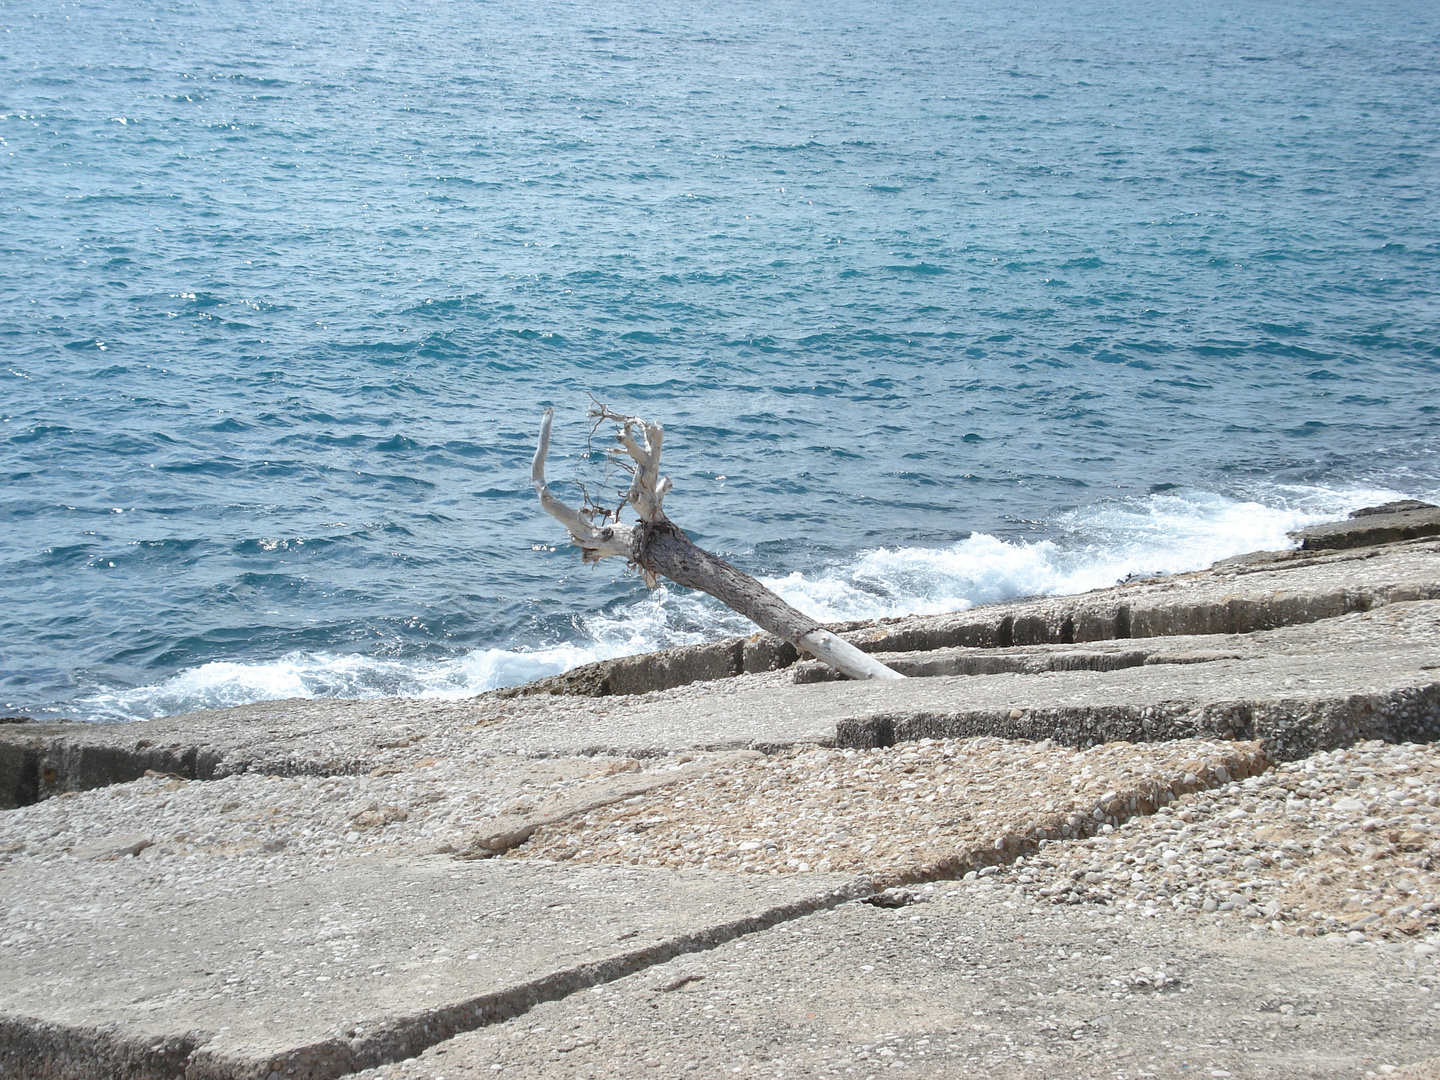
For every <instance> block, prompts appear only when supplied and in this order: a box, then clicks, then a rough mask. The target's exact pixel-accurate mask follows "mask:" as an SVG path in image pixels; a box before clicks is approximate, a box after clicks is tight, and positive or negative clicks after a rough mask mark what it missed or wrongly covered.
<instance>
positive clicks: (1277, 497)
mask: <svg viewBox="0 0 1440 1080" xmlns="http://www.w3.org/2000/svg"><path fill="white" fill-rule="evenodd" d="M1253 496H1254V497H1252V498H1248V499H1238V498H1229V497H1226V496H1223V495H1217V494H1213V493H1210V492H1204V491H1194V490H1187V491H1169V492H1165V493H1162V494H1155V495H1149V496H1146V497H1143V498H1134V499H1122V500H1115V501H1112V502H1106V503H1100V504H1097V505H1093V506H1088V507H1083V508H1080V509H1077V510H1073V511H1070V512H1067V513H1063V514H1060V515H1058V516H1057V517H1056V519H1055V520H1054V521H1053V522H1051V524H1050V528H1049V529H1048V530H1047V532H1048V533H1049V534H1050V538H1047V539H1044V540H1038V541H1029V542H1027V541H1011V540H1003V539H1000V538H997V537H995V536H989V535H986V534H983V533H976V534H973V535H971V536H969V537H967V538H966V539H964V540H961V541H959V542H957V543H954V544H950V545H948V546H946V547H937V548H920V547H903V548H878V549H875V550H873V551H866V552H862V553H860V554H859V555H857V556H856V557H854V558H853V559H849V560H846V561H843V562H837V563H835V564H833V565H830V566H826V567H821V568H818V569H817V570H814V571H812V572H810V573H806V574H802V573H799V572H796V573H792V574H789V575H787V576H784V577H779V578H770V579H766V580H765V584H766V585H768V586H769V587H770V588H772V589H774V590H775V591H776V592H777V593H779V594H780V595H781V596H782V597H784V598H785V599H786V600H787V601H789V602H790V603H791V604H793V605H795V606H796V607H798V608H800V609H801V610H802V611H805V612H807V613H808V614H811V615H813V616H814V617H816V618H818V619H821V620H825V621H833V620H846V619H873V618H882V617H887V616H896V615H909V614H929V613H936V612H943V611H957V610H962V609H964V608H967V607H971V606H973V605H976V604H984V603H993V602H996V601H1000V600H1007V599H1012V598H1015V597H1020V596H1052V595H1064V594H1067V593H1076V592H1083V591H1085V590H1088V589H1095V588H1103V587H1105V586H1107V585H1113V584H1115V583H1116V582H1117V581H1121V580H1123V579H1124V578H1126V577H1127V576H1130V575H1133V574H1166V573H1181V572H1184V571H1187V570H1195V569H1199V568H1202V567H1205V566H1208V565H1210V564H1211V563H1213V562H1215V561H1216V560H1217V559H1223V558H1226V557H1228V556H1231V555H1239V554H1242V553H1245V552H1248V551H1258V550H1265V549H1272V550H1273V549H1280V548H1285V547H1289V546H1293V545H1292V541H1291V540H1290V539H1289V538H1288V536H1287V535H1286V534H1287V533H1288V532H1290V531H1292V530H1295V529H1299V528H1304V527H1305V526H1307V525H1314V524H1318V523H1320V522H1323V521H1330V520H1334V519H1336V518H1339V517H1343V516H1344V515H1345V514H1346V513H1347V512H1348V511H1350V510H1353V509H1356V508H1358V507H1360V506H1366V505H1374V504H1377V503H1382V502H1385V501H1388V500H1390V499H1395V498H1401V497H1402V496H1401V495H1399V494H1398V493H1396V492H1393V491H1386V490H1373V489H1347V490H1342V491H1336V490H1332V489H1326V488H1319V487H1308V488H1307V487H1300V486H1291V487H1275V486H1271V487H1268V488H1266V489H1264V490H1261V491H1257V492H1255V493H1253ZM582 626H583V631H584V633H583V636H582V637H580V638H579V639H578V640H574V641H567V642H563V643H559V644H555V645H552V646H549V647H545V648H535V649H523V648H517V649H476V650H473V651H471V652H468V653H466V654H464V655H462V656H458V657H452V658H447V659H441V660H433V659H409V660H399V659H391V658H382V657H370V656H363V655H358V654H338V653H325V652H296V653H291V654H289V655H286V656H283V657H280V658H279V659H276V660H273V661H269V662H263V663H252V664H244V663H228V662H215V663H209V664H203V665H201V666H199V667H196V668H193V669H190V670H187V671H183V672H180V673H179V674H177V675H175V676H173V677H172V678H169V679H166V680H165V681H164V682H161V683H159V684H157V685H154V686H142V687H136V688H134V689H129V690H123V691H115V692H111V693H104V694H96V695H93V696H91V697H88V698H85V699H82V700H80V701H77V702H75V704H76V705H78V706H80V708H81V709H83V710H85V713H86V714H88V715H89V717H90V718H92V719H97V720H116V719H123V720H134V719H144V718H150V717H156V716H165V715H170V714H174V713H179V712H186V711H190V710H193V709H207V708H225V707H229V706H233V705H241V704H245V703H248V702H252V701H268V700H275V699H279V698H292V697H300V698H312V697H350V698H374V697H417V698H451V699H455V698H464V697H470V696H473V695H475V694H478V693H482V692H483V691H485V690H490V689H494V688H495V687H498V686H514V685H518V684H520V683H523V682H528V681H530V680H532V679H538V678H542V677H544V676H546V675H553V674H557V673H559V672H562V671H565V670H568V669H569V668H572V667H575V666H576V665H578V664H583V663H587V662H589V661H593V660H599V659H605V658H608V657H613V656H623V655H626V654H630V653H637V652H645V651H648V650H651V649H658V648H666V647H669V646H674V645H687V644H695V643H698V642H702V641H709V640H714V639H716V638H719V637H724V636H726V635H729V634H738V633H748V632H749V631H750V630H752V629H753V627H751V625H750V624H749V623H748V622H747V621H746V620H745V619H743V618H742V617H741V616H739V615H736V614H735V613H734V612H732V611H730V610H729V609H727V608H724V607H722V606H721V605H720V604H719V603H717V602H715V601H713V600H711V599H710V598H709V597H706V596H701V595H698V594H694V593H688V592H684V591H680V590H671V589H666V588H663V587H662V588H660V589H656V590H655V591H653V592H650V593H647V594H646V595H645V596H644V597H642V598H641V599H639V600H637V601H635V602H634V603H632V604H630V605H629V606H628V607H625V608H622V609H620V610H618V611H616V612H613V613H610V614H597V615H591V616H588V617H586V618H585V619H584V620H583V622H582Z"/></svg>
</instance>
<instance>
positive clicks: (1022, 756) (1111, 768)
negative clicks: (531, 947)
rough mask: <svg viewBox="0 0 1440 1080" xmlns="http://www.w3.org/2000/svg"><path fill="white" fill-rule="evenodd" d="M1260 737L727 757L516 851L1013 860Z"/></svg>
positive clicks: (1248, 758) (900, 877) (1203, 771)
mask: <svg viewBox="0 0 1440 1080" xmlns="http://www.w3.org/2000/svg"><path fill="white" fill-rule="evenodd" d="M1267 764H1268V761H1267V759H1266V757H1265V755H1264V752H1263V751H1262V750H1261V748H1260V746H1259V744H1258V743H1238V742H1215V741H1206V740H1197V739H1184V740H1177V741H1174V742H1168V743H1146V744H1138V745H1136V744H1131V743H1124V742H1114V743H1105V744H1102V745H1099V746H1095V747H1092V748H1090V749H1088V750H1080V751H1076V750H1073V749H1070V748H1066V747H1057V746H1055V745H1054V744H1052V743H1050V742H1049V741H1042V742H1038V743H1032V742H1025V741H1020V740H1010V739H998V738H989V737H985V738H975V739H943V740H937V739H925V740H922V741H920V742H919V743H910V744H904V745H900V746H894V747H886V748H879V749H873V750H837V749H831V748H825V747H809V748H803V749H797V750H790V751H784V752H781V753H777V754H773V755H771V756H769V757H760V758H757V759H755V760H752V761H748V762H743V763H739V764H736V765H734V766H732V767H730V768H725V769H718V770H715V771H712V772H709V773H707V774H705V775H703V776H698V777H695V778H693V779H690V780H686V781H682V782H680V783H677V784H674V785H671V786H669V787H666V788H663V789H659V790H656V791H653V792H650V793H648V794H644V795H637V796H635V797H634V798H632V799H628V800H626V801H624V802H622V803H618V804H614V805H611V806H607V807H603V808H601V809H599V810H596V811H594V812H592V813H589V814H585V815H583V816H580V817H576V818H572V819H569V820H567V821H565V822H562V823H560V824H557V825H551V826H546V827H545V828H542V829H540V830H539V831H538V832H537V833H536V834H535V836H534V837H533V838H532V839H531V841H530V842H529V843H528V844H526V845H524V846H523V847H519V848H516V849H514V850H513V851H512V852H511V853H510V856H509V857H512V858H525V859H534V858H544V859H556V860H567V859H568V860H575V861H577V862H582V863H584V862H618V863H624V864H629V865H634V866H656V867H670V868H677V869H678V868H684V867H704V868H707V869H729V870H736V871H739V872H741V873H769V874H781V873H806V872H809V871H815V872H819V873H829V872H846V873H860V874H866V875H869V876H870V877H871V878H872V879H873V880H874V881H875V882H876V883H877V885H883V884H890V883H895V882H901V881H905V880H914V879H923V878H929V877H935V876H943V875H954V874H961V873H965V872H966V871H968V870H971V869H972V868H980V867H985V866H989V865H991V864H994V863H997V862H1003V861H1008V859H1010V858H1013V857H1014V856H1015V855H1016V854H1018V853H1019V852H1021V851H1023V850H1026V849H1027V848H1029V847H1031V846H1033V845H1034V844H1035V843H1036V841H1037V840H1040V839H1042V838H1047V837H1050V838H1055V839H1060V838H1062V837H1064V838H1068V837H1077V836H1082V835H1085V834H1086V833H1088V832H1091V831H1093V830H1094V829H1096V828H1100V827H1103V826H1104V825H1105V824H1107V823H1108V824H1110V825H1112V826H1113V825H1114V824H1116V823H1118V822H1120V821H1123V820H1124V819H1126V818H1128V817H1129V816H1131V815H1133V814H1135V813H1145V812H1148V811H1149V810H1151V809H1153V808H1154V807H1155V806H1157V805H1163V804H1165V803H1168V802H1170V801H1171V800H1172V799H1173V798H1175V797H1176V796H1177V795H1179V794H1181V793H1183V792H1186V791H1192V790H1196V789H1199V788H1205V787H1208V786H1210V785H1212V784H1223V783H1228V782H1230V781H1231V780H1232V779H1233V778H1235V777H1237V776H1247V775H1249V774H1251V773H1252V772H1256V771H1258V770H1260V769H1262V768H1264V767H1265V766H1266V765H1267Z"/></svg>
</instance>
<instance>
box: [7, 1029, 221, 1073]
mask: <svg viewBox="0 0 1440 1080" xmlns="http://www.w3.org/2000/svg"><path fill="white" fill-rule="evenodd" d="M213 1037H214V1033H213V1032H189V1033H187V1034H185V1035H162V1036H149V1037H144V1036H136V1035H125V1034H123V1033H122V1032H121V1031H120V1030H119V1029H118V1028H116V1027H114V1026H110V1025H106V1026H100V1027H69V1026H66V1025H64V1024H56V1023H53V1022H52V1021H49V1020H41V1019H39V1018H37V1017H27V1016H0V1076H5V1077H7V1078H8V1077H14V1078H15V1080H72V1078H77V1080H78V1078H82V1077H83V1078H90V1077H94V1078H95V1080H112V1078H119V1077H124V1078H125V1080H173V1078H174V1077H183V1076H184V1075H185V1063H186V1062H187V1061H188V1060H189V1058H190V1056H191V1055H192V1054H193V1053H194V1052H195V1048H196V1047H197V1046H200V1045H202V1044H204V1043H206V1042H208V1041H209V1040H210V1039H212V1038H213Z"/></svg>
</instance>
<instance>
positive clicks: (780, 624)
mask: <svg viewBox="0 0 1440 1080" xmlns="http://www.w3.org/2000/svg"><path fill="white" fill-rule="evenodd" d="M592 415H594V416H596V417H597V418H599V419H602V420H613V421H615V422H616V423H617V424H618V425H619V430H618V432H617V433H616V440H617V441H618V442H619V443H620V445H621V446H622V447H623V448H624V451H625V454H626V455H627V456H628V457H629V458H630V462H631V463H630V464H629V466H628V467H629V469H630V472H631V483H630V489H629V491H627V492H626V495H625V501H626V502H627V503H629V505H630V506H631V507H632V508H633V509H634V510H635V513H636V514H637V515H638V517H639V518H640V520H639V522H637V523H636V524H634V525H626V524H623V523H621V522H619V521H618V520H616V521H608V520H606V519H605V518H602V522H601V524H598V525H597V524H596V523H595V520H594V516H595V513H596V512H587V511H582V510H576V509H574V508H572V507H569V506H566V505H565V504H564V503H563V502H561V501H560V500H559V499H557V498H555V496H554V495H552V494H551V493H550V489H549V487H548V486H547V485H546V483H545V457H546V455H547V453H548V452H549V449H550V424H551V421H552V419H553V418H554V411H553V410H551V409H546V410H545V416H544V419H543V420H542V421H541V423H540V441H539V445H538V446H537V447H536V450H535V461H534V465H533V466H532V468H531V472H530V478H531V481H532V483H534V485H535V491H536V493H537V494H538V495H539V496H540V505H541V507H543V508H544V510H545V512H546V513H547V514H549V515H550V516H551V517H553V518H555V519H556V520H557V521H559V522H560V523H561V524H562V525H564V526H565V528H566V531H568V532H569V533H570V540H571V542H572V543H573V544H575V545H576V546H577V547H578V548H580V551H581V557H582V559H583V560H584V561H585V562H598V561H599V560H600V559H608V558H612V557H615V556H622V557H624V558H625V560H626V561H627V562H628V563H630V565H632V566H634V567H636V568H637V569H638V570H639V571H640V573H641V575H642V576H643V577H644V578H645V583H646V584H647V585H649V586H650V587H651V588H654V587H655V585H656V584H657V583H658V581H659V579H660V578H662V577H663V578H668V579H669V580H671V581H673V582H675V583H676V584H677V585H683V586H685V587H686V588H688V589H698V590H700V591H701V592H704V593H708V594H709V595H711V596H713V597H715V598H716V599H717V600H719V601H720V602H721V603H723V604H725V605H726V606H727V607H729V608H731V609H732V610H734V611H738V612H739V613H740V614H742V615H744V616H745V617H746V618H747V619H749V620H750V621H751V622H753V623H755V624H756V625H757V626H759V627H760V628H761V629H763V630H767V631H769V632H770V633H772V634H774V635H775V636H776V637H778V638H782V639H783V640H785V641H788V642H790V644H792V645H794V646H795V647H796V648H797V649H800V650H802V651H804V652H807V653H809V654H810V655H812V656H814V657H816V658H818V659H820V660H823V661H824V662H825V663H827V664H829V665H830V666H831V667H833V668H835V669H836V670H837V671H840V672H841V673H843V674H845V675H848V676H849V677H850V678H852V679H903V678H904V676H903V675H901V674H900V673H899V672H898V671H894V670H892V669H890V668H888V667H886V666H885V665H884V664H882V663H880V662H879V661H878V660H876V659H875V658H874V657H872V656H869V655H867V654H865V653H863V652H861V651H860V650H859V649H857V648H855V646H853V645H851V644H850V643H849V642H847V641H845V640H843V639H842V638H839V637H837V636H836V635H835V634H832V633H831V632H830V631H829V630H826V629H825V628H824V627H822V626H821V625H820V624H819V623H818V622H816V621H815V620H814V619H812V618H810V617H809V616H808V615H806V614H804V613H803V612H800V611H796V610H795V609H794V608H793V607H791V606H790V605H789V604H787V603H786V602H785V601H784V600H782V599H780V597H778V596H776V595H775V594H774V593H773V592H771V591H770V590H769V589H767V588H765V586H764V585H761V584H760V582H758V581H756V580H755V579H754V578H752V577H751V576H750V575H749V574H746V573H745V572H744V571H742V570H739V569H737V568H735V567H734V566H732V565H730V564H729V563H728V562H726V561H725V560H724V559H721V558H717V557H716V556H714V555H712V554H710V552H708V551H705V550H704V549H703V548H700V547H697V546H696V545H695V543H694V542H693V541H692V540H691V539H690V538H689V537H688V536H686V535H685V533H684V532H683V531H682V530H681V529H680V528H679V526H677V525H676V524H675V523H674V522H673V521H671V520H670V519H669V518H668V517H666V516H665V511H664V509H663V503H664V500H665V496H666V494H667V493H668V492H669V491H670V478H669V477H668V476H665V477H662V476H661V475H660V450H661V447H662V445H663V443H664V439H665V431H664V429H663V428H662V427H661V426H660V425H659V424H647V423H645V422H644V421H643V420H641V419H639V418H638V417H633V416H618V415H616V414H614V413H611V412H608V411H607V410H604V409H601V410H598V411H597V412H595V413H593V414H592ZM606 517H607V518H608V515H606Z"/></svg>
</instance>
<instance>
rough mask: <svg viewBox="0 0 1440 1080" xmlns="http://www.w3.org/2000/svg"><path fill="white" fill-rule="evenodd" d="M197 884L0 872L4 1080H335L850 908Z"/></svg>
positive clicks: (609, 886) (127, 871)
mask: <svg viewBox="0 0 1440 1080" xmlns="http://www.w3.org/2000/svg"><path fill="white" fill-rule="evenodd" d="M207 869H208V873H206V874H203V875H202V874H197V873H195V872H193V871H192V872H191V873H190V874H189V875H187V874H185V873H177V872H176V871H174V870H173V869H172V870H170V871H169V872H168V873H156V872H155V871H154V869H153V868H152V867H151V866H150V865H149V864H148V863H147V860H146V859H145V858H144V857H143V856H141V857H139V858H124V859H117V860H114V861H103V862H83V861H79V860H73V859H62V860H54V861H51V862H47V863H45V864H44V867H43V877H44V880H43V881H37V880H34V879H30V878H26V877H24V876H22V874H21V873H19V872H17V870H16V869H14V868H7V869H5V870H0V896H4V897H5V898H6V901H5V904H6V907H7V908H8V909H9V910H8V914H7V916H6V919H5V922H4V924H3V931H0V932H3V933H4V935H5V942H4V948H3V956H4V971H3V974H0V1075H4V1076H6V1077H10V1078H16V1080H20V1078H27V1080H28V1078H31V1077H34V1078H45V1080H51V1078H56V1080H58V1078H65V1080H92V1078H93V1080H110V1078H111V1077H116V1076H127V1077H137V1078H140V1077H145V1078H149V1077H157V1078H159V1077H178V1076H184V1077H187V1078H206V1080H210V1078H214V1080H222V1078H224V1080H230V1078H236V1080H240V1078H244V1080H252V1078H256V1080H260V1078H264V1077H267V1076H271V1075H272V1074H273V1073H279V1074H281V1075H283V1076H285V1077H287V1078H297V1080H300V1078H317V1080H318V1078H325V1077H334V1076H340V1075H343V1074H345V1073H347V1072H351V1071H353V1070H355V1069H357V1068H363V1067H366V1066H369V1065H375V1064H379V1063H381V1062H385V1061H393V1060H399V1059H401V1058H404V1057H408V1056H411V1055H413V1054H415V1053H418V1052H419V1051H420V1050H422V1049H424V1048H425V1047H426V1046H429V1045H432V1044H433V1043H435V1042H437V1041H439V1040H441V1039H444V1038H446V1037H449V1036H450V1035H453V1034H454V1033H455V1032H457V1031H464V1030H468V1029H470V1028H474V1027H477V1026H480V1025H482V1024H487V1023H493V1022H495V1021H497V1020H503V1019H505V1018H507V1017H509V1016H513V1015H517V1014H519V1013H521V1012H523V1011H525V1010H526V1009H528V1008H530V1007H532V1006H533V1005H534V1004H536V1003H537V1002H541V1001H546V1000H551V999H554V998H557V997H561V996H564V995H566V994H569V993H572V992H574V991H575V990H577V989H580V988H583V987H585V986H589V985H593V984H595V983H599V982H604V981H608V980H611V979H614V978H616V977H619V976H621V975H623V974H626V973H628V972H631V971H636V970H640V969H642V968H644V967H647V966H649V965H651V964H653V963H656V962H657V961H661V960H664V959H667V958H669V957H672V956H676V955H680V954H682V953H685V952H689V951H694V950H696V949H702V948H706V947H709V946H712V945H714V944H716V943H717V942H721V941H725V940H727V939H729V938H731V937H735V936H737V935H739V934H742V933H752V932H754V931H756V930H758V929H762V928H764V927H766V926H769V925H773V924H774V923H775V922H778V921H783V920H785V919H788V918H793V917H795V916H796V915H798V914H803V913H805V912H807V911H812V910H815V909H816V908H817V907H821V906H825V905H828V904H834V903H837V902H839V901H840V900H841V899H843V898H844V897H845V896H847V895H854V893H853V891H852V887H851V886H850V885H848V884H847V882H846V881H845V880H844V879H843V878H840V877H838V876H835V875H831V876H828V877H827V876H824V875H817V876H805V877H803V878H802V877H798V876H787V877H785V878H772V877H763V878H762V877H746V876H742V875H735V874H724V873H716V872H703V871H694V872H687V873H675V872H667V871H655V870H639V869H634V868H620V867H615V868H602V867H566V866H563V865H554V864H549V865H540V864H526V863H513V862H506V863H501V862H496V861H487V862H463V861H457V860H454V859H451V858H446V857H444V856H411V857H408V858H403V859H392V858H386V857H372V858H359V859H350V860H336V859H311V860H306V861H304V862H303V863H297V862H294V861H291V862H289V863H288V864H287V861H286V860H283V859H281V860H275V865H267V864H266V863H265V862H263V861H259V860H242V861H237V862H231V863H228V864H227V863H226V862H225V861H224V860H211V861H210V865H209V866H208V868H207ZM115 897H124V898H125V900H126V903H125V905H124V907H123V908H120V909H118V910H117V905H116V904H115V903H114V902H113V899H112V898H115ZM17 939H18V940H17Z"/></svg>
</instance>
